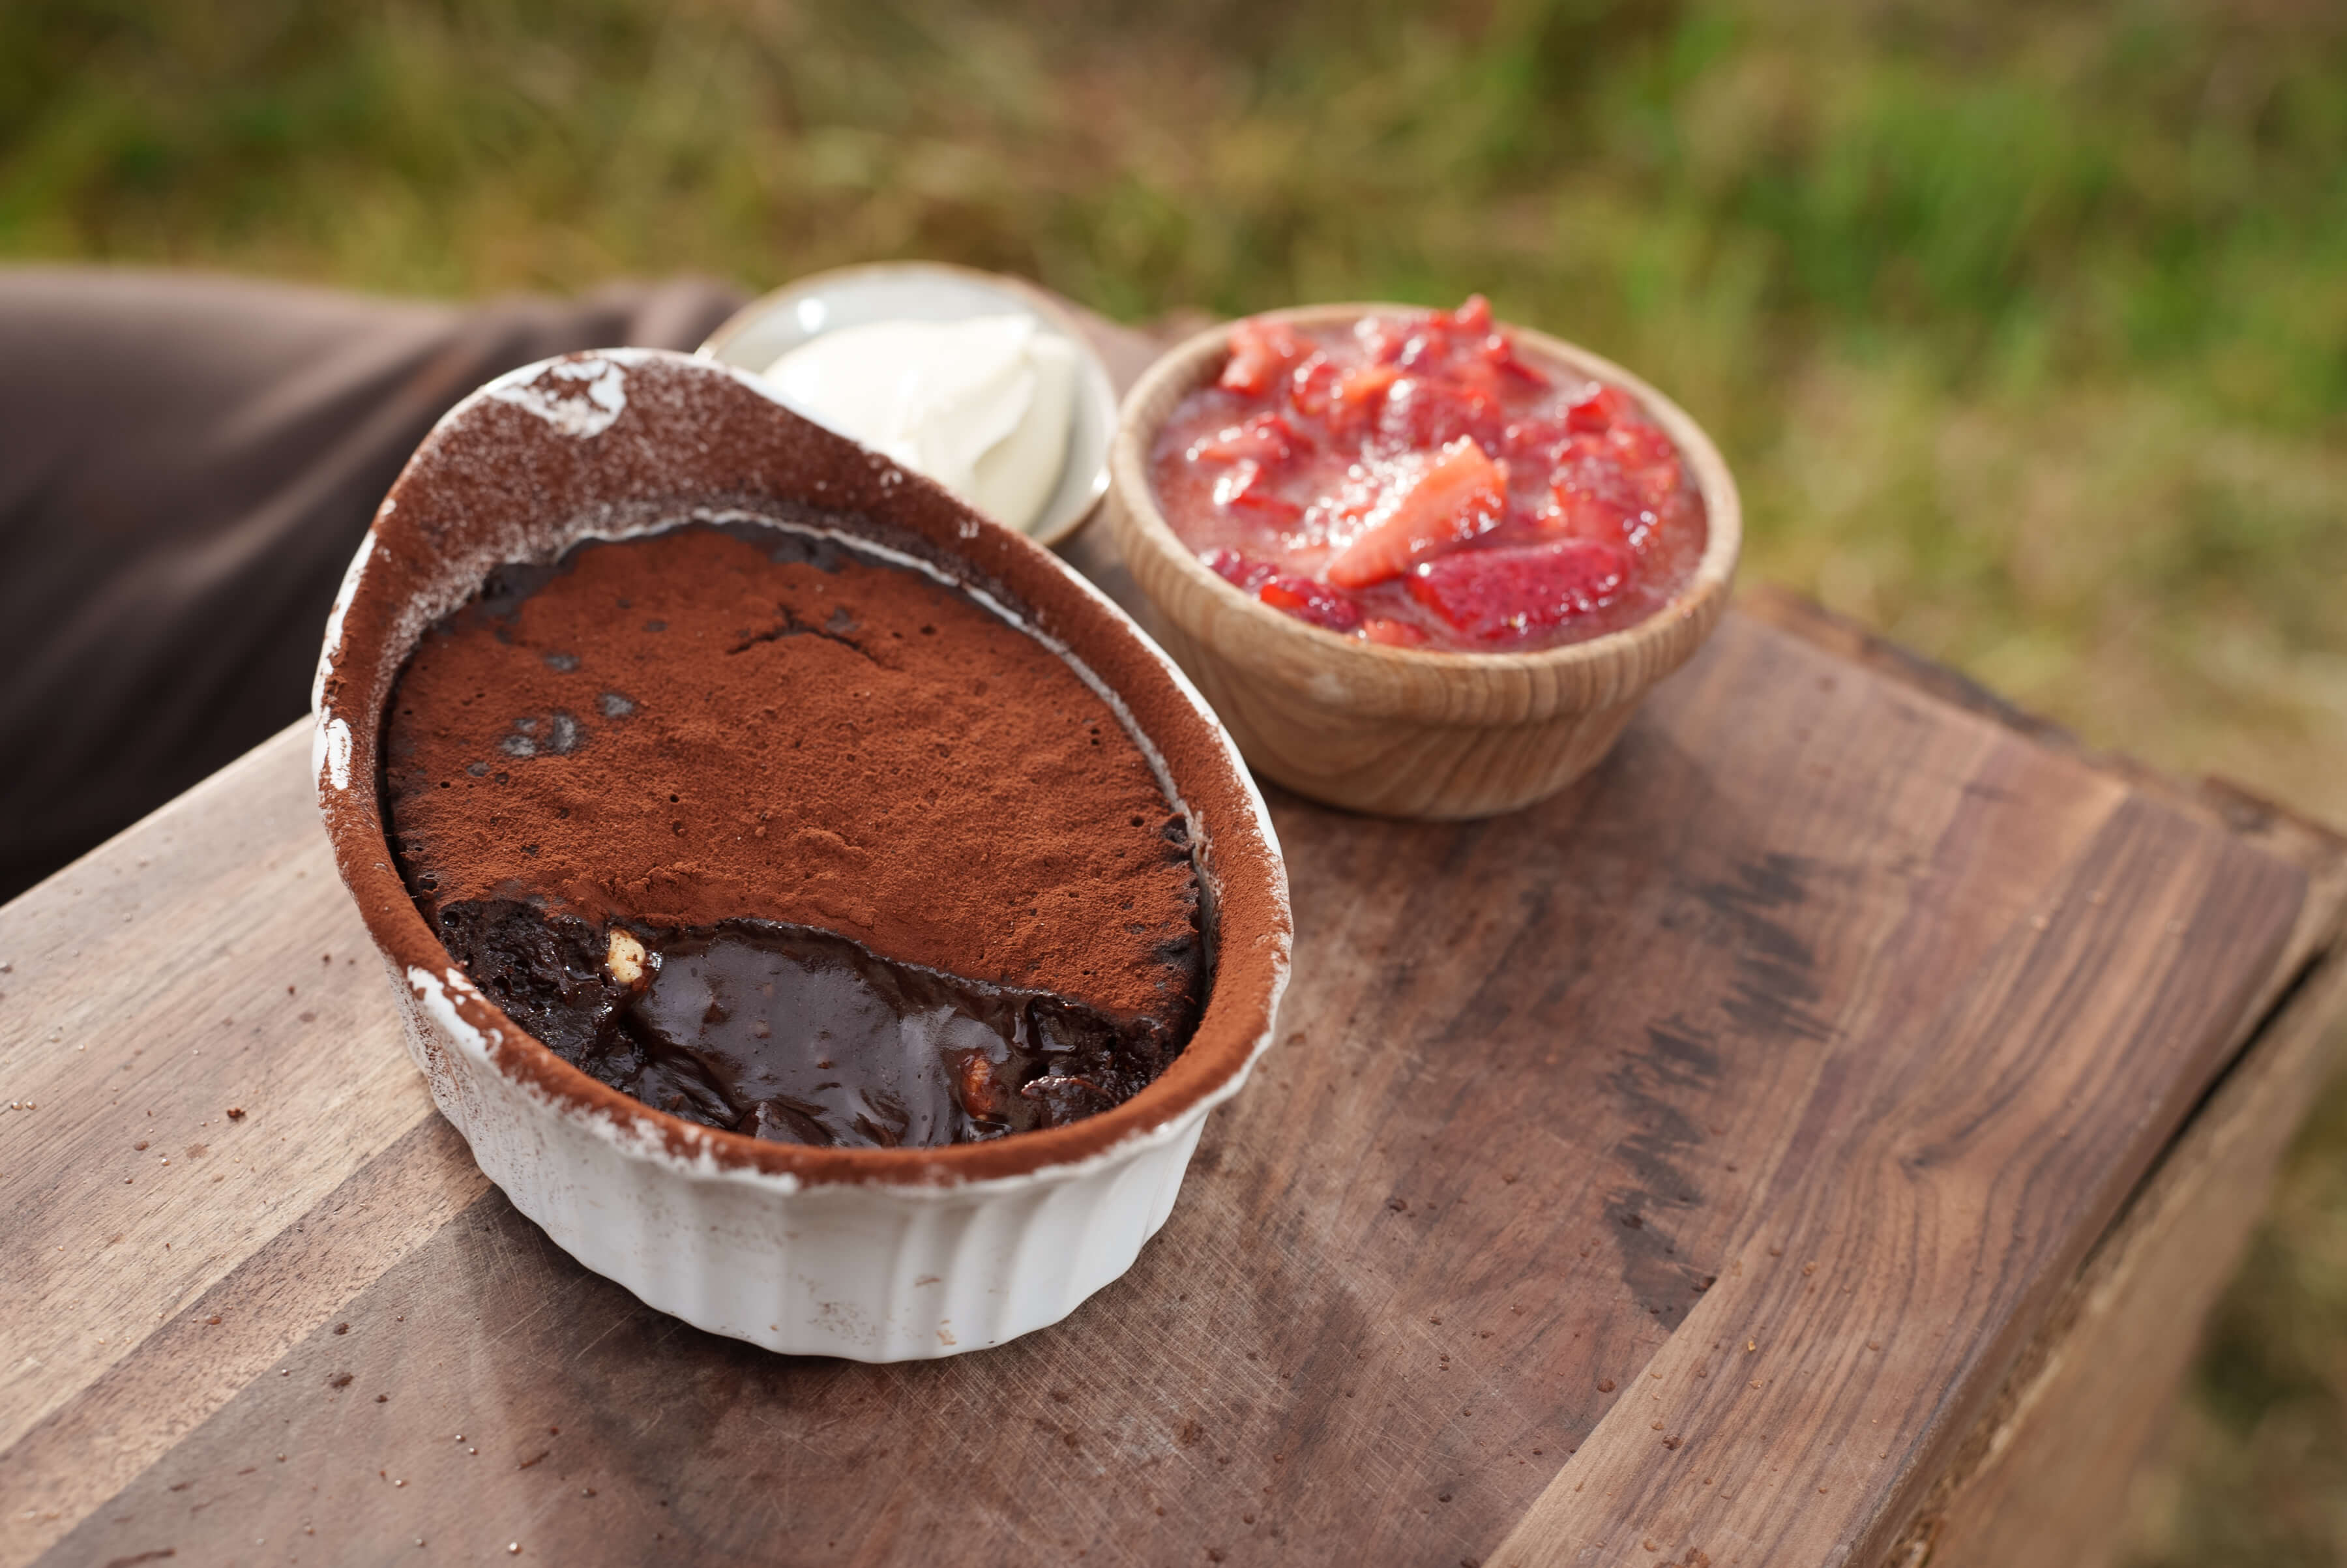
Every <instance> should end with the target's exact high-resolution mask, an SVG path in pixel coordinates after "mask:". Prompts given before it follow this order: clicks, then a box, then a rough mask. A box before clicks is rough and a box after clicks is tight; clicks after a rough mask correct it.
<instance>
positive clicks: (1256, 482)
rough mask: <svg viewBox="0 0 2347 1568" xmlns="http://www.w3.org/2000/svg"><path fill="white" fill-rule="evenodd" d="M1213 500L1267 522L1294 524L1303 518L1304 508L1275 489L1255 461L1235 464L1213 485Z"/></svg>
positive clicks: (1261, 466)
mask: <svg viewBox="0 0 2347 1568" xmlns="http://www.w3.org/2000/svg"><path fill="white" fill-rule="evenodd" d="M1214 499H1215V500H1216V501H1217V502H1219V503H1220V504H1221V505H1223V506H1225V507H1245V508H1246V509H1247V510H1248V511H1251V512H1253V513H1255V515H1256V516H1258V517H1261V518H1265V519H1266V520H1268V521H1274V522H1282V523H1292V522H1294V521H1295V520H1296V518H1300V517H1302V516H1303V515H1304V508H1303V507H1299V506H1297V505H1296V503H1295V502H1294V501H1291V500H1288V499H1286V497H1283V496H1280V495H1278V494H1277V493H1276V492H1275V491H1274V490H1273V489H1272V487H1271V484H1270V481H1269V480H1267V479H1266V478H1265V477H1264V472H1263V465H1262V464H1260V463H1258V462H1256V461H1255V459H1254V458H1252V457H1250V458H1248V459H1246V460H1245V461H1244V462H1240V463H1234V464H1233V465H1231V467H1230V470H1229V472H1227V473H1225V475H1224V476H1223V477H1221V478H1219V479H1217V480H1215V481H1214Z"/></svg>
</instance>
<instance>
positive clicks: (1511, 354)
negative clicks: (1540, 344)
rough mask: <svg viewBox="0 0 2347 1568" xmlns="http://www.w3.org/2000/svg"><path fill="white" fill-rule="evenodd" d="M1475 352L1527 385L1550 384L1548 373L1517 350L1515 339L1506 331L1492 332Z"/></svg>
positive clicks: (1485, 360) (1486, 361) (1499, 369)
mask: <svg viewBox="0 0 2347 1568" xmlns="http://www.w3.org/2000/svg"><path fill="white" fill-rule="evenodd" d="M1475 353H1476V354H1477V356H1478V357H1479V358H1481V360H1482V362H1483V363H1484V364H1488V365H1490V366H1491V368H1492V369H1494V370H1496V371H1498V372H1500V373H1501V374H1502V375H1507V376H1512V377H1513V378H1514V379H1515V380H1517V381H1520V382H1522V383H1523V384H1525V385H1527V386H1548V385H1550V384H1551V382H1550V381H1549V378H1548V373H1547V372H1546V371H1544V370H1542V369H1541V368H1540V367H1539V366H1538V365H1535V364H1532V362H1531V361H1529V360H1527V359H1525V358H1524V357H1523V356H1522V354H1518V353H1517V352H1516V343H1515V340H1514V339H1513V338H1512V337H1510V336H1509V335H1508V334H1507V333H1487V334H1486V335H1485V336H1484V339H1483V341H1482V343H1480V344H1479V345H1477V347H1476V350H1475Z"/></svg>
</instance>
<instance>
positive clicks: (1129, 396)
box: [1109, 301, 1744, 679]
mask: <svg viewBox="0 0 2347 1568" xmlns="http://www.w3.org/2000/svg"><path fill="white" fill-rule="evenodd" d="M1428 308H1429V307H1427V306H1425V305H1411V304H1403V303H1399V302H1393V301H1368V302H1359V301H1356V302H1343V303H1335V304H1316V305H1289V306H1286V307H1285V308H1283V309H1279V310H1271V311H1258V312H1255V313H1254V314H1252V315H1249V316H1247V317H1245V318H1244V319H1245V320H1248V321H1275V322H1288V323H1295V324H1296V325H1299V326H1307V327H1321V326H1328V325H1331V324H1338V323H1348V322H1353V321H1358V320H1359V319H1360V318H1361V317H1362V316H1364V315H1369V314H1388V315H1390V314H1415V313H1422V312H1424V311H1426V310H1427V309H1428ZM1235 324H1236V323H1235V322H1218V323H1215V324H1214V325H1213V326H1210V327H1206V328H1203V329H1202V330H1200V331H1198V332H1196V333H1193V334H1191V335H1190V336H1189V337H1186V338H1184V339H1183V340H1182V341H1181V342H1180V343H1176V344H1174V345H1173V347H1172V348H1170V349H1168V350H1166V351H1165V353H1164V354H1161V355H1160V356H1158V358H1157V360H1156V361H1155V362H1154V363H1153V364H1151V365H1150V367H1149V368H1148V369H1147V370H1146V371H1144V372H1143V373H1142V375H1141V379H1140V380H1138V381H1136V382H1134V383H1133V388H1132V390H1131V391H1129V392H1127V393H1126V394H1125V395H1124V402H1123V405H1122V407H1120V408H1119V409H1118V411H1117V428H1116V436H1115V438H1114V439H1113V440H1112V441H1111V442H1110V444H1109V488H1110V491H1111V493H1112V494H1113V495H1114V496H1115V497H1116V498H1117V499H1118V501H1119V502H1121V503H1122V507H1123V509H1124V512H1125V514H1126V516H1127V517H1128V518H1130V519H1131V520H1132V522H1133V524H1134V530H1133V531H1134V533H1135V534H1137V536H1138V537H1139V538H1142V539H1143V540H1145V541H1146V542H1147V543H1148V544H1149V546H1150V547H1151V548H1153V549H1154V550H1156V551H1157V552H1158V553H1159V554H1160V555H1162V556H1163V557H1165V558H1166V559H1169V560H1170V561H1171V563H1172V564H1173V569H1174V570H1175V571H1177V572H1179V573H1181V574H1182V575H1183V576H1184V577H1186V578H1188V579H1190V580H1191V581H1193V582H1196V583H1200V584H1204V585H1205V586H1206V588H1207V590H1208V592H1209V593H1210V594H1218V595H1220V596H1221V598H1222V600H1223V602H1224V603H1225V604H1226V605H1228V606H1230V607H1232V608H1234V609H1235V610H1237V611H1238V613H1240V614H1241V615H1244V616H1246V617H1249V618H1251V619H1252V620H1253V621H1254V623H1255V625H1256V626H1257V627H1258V628H1259V629H1262V630H1268V631H1273V632H1276V633H1277V634H1284V635H1287V636H1291V637H1301V638H1302V639H1303V642H1302V643H1301V644H1300V646H1301V647H1303V648H1306V649H1309V650H1312V651H1315V652H1317V654H1318V655H1320V656H1322V657H1324V658H1327V659H1329V660H1332V661H1336V662H1337V664H1338V665H1339V666H1340V667H1341V666H1342V665H1343V664H1344V663H1346V662H1347V661H1350V662H1351V663H1352V666H1353V668H1354V670H1355V671H1359V672H1362V673H1365V674H1366V673H1373V672H1374V673H1387V674H1391V673H1401V672H1429V671H1440V673H1441V674H1442V676H1443V677H1444V678H1446V679H1456V678H1460V677H1462V676H1467V675H1469V674H1470V673H1471V674H1472V676H1473V677H1474V678H1477V679H1492V678H1512V677H1514V676H1516V675H1517V674H1519V673H1523V672H1529V673H1533V674H1554V673H1561V672H1563V671H1569V670H1574V669H1577V668H1582V667H1588V666H1601V665H1609V664H1615V663H1624V662H1627V661H1633V660H1635V659H1636V658H1638V657H1639V655H1640V654H1641V653H1642V652H1643V651H1644V650H1645V646H1646V645H1647V644H1649V643H1652V642H1655V641H1659V640H1662V639H1664V638H1666V637H1669V636H1671V635H1673V634H1674V631H1675V629H1676V626H1677V625H1678V624H1679V622H1680V621H1682V620H1685V619H1686V617H1687V616H1688V615H1689V614H1691V613H1693V612H1694V611H1696V610H1697V609H1698V608H1700V607H1702V606H1703V605H1704V603H1705V601H1706V600H1711V599H1714V598H1721V599H1724V598H1725V597H1726V595H1727V589H1728V587H1729V585H1730V583H1731V582H1732V581H1733V580H1734V578H1735V576H1736V565H1737V559H1738V557H1739V556H1740V555H1741V553H1742V550H1743V544H1744V507H1743V502H1742V499H1741V497H1739V496H1738V495H1737V489H1736V478H1735V476H1734V475H1733V474H1731V473H1730V472H1729V471H1728V467H1727V459H1726V458H1724V457H1722V456H1720V454H1719V448H1718V447H1717V446H1715V445H1713V443H1712V439H1711V436H1709V434H1708V433H1706V431H1705V430H1704V428H1703V426H1702V425H1698V424H1696V421H1695V418H1694V417H1693V416H1692V415H1689V414H1688V413H1687V412H1686V410H1685V409H1683V408H1681V407H1680V406H1679V405H1677V404H1676V403H1674V402H1672V401H1671V400H1670V399H1669V398H1667V397H1665V396H1664V395H1662V393H1660V392H1659V391H1657V390H1655V387H1654V386H1653V385H1651V384H1649V383H1647V382H1646V381H1645V380H1644V379H1643V378H1642V377H1639V376H1637V375H1635V374H1631V373H1630V372H1629V371H1628V370H1625V369H1624V368H1623V367H1622V366H1621V365H1618V364H1614V362H1613V361H1612V360H1610V359H1607V358H1605V357H1604V355H1603V354H1594V353H1592V352H1591V351H1590V350H1588V349H1585V348H1583V347H1582V346H1580V345H1579V344H1578V343H1568V342H1567V341H1565V340H1564V339H1563V338H1560V337H1556V336H1554V335H1553V334H1551V333H1544V332H1542V331H1540V330H1539V329H1538V328H1536V327H1527V326H1520V325H1518V324H1516V323H1512V322H1501V321H1497V320H1495V321H1494V322H1493V323H1492V324H1493V325H1494V326H1495V327H1496V328H1499V329H1501V330H1502V331H1505V332H1507V333H1509V334H1510V335H1511V336H1512V337H1513V338H1514V339H1515V341H1516V343H1517V344H1518V345H1519V346H1520V347H1523V348H1528V349H1531V350H1532V351H1533V352H1534V354H1535V355H1536V356H1537V357H1539V358H1541V359H1543V360H1546V361H1548V362H1550V363H1552V364H1562V365H1563V366H1565V367H1567V368H1569V369H1570V370H1572V371H1573V372H1574V373H1575V374H1581V375H1585V376H1588V377H1590V378H1591V379H1593V380H1595V381H1602V382H1605V383H1608V384H1613V385H1615V386H1619V387H1621V388H1622V389H1623V390H1624V391H1625V392H1628V393H1630V394H1632V395H1635V397H1636V398H1637V399H1638V401H1639V403H1640V404H1641V405H1643V406H1644V407H1645V411H1646V412H1647V413H1648V414H1649V415H1652V416H1653V417H1654V419H1655V423H1656V424H1658V425H1661V426H1662V427H1663V429H1664V431H1665V433H1666V434H1668V435H1669V436H1670V438H1671V442H1672V444H1673V445H1674V446H1676V447H1677V448H1678V449H1679V454H1680V456H1682V457H1684V458H1685V459H1686V463H1687V466H1689V468H1691V469H1692V470H1693V471H1694V474H1695V478H1696V488H1697V489H1699V490H1700V491H1701V492H1702V494H1703V501H1704V513H1705V525H1706V538H1705V540H1704V550H1703V554H1702V556H1701V557H1700V558H1699V559H1697V560H1696V569H1695V575H1694V576H1692V577H1690V578H1689V579H1687V583H1686V587H1685V588H1684V589H1680V590H1679V592H1678V593H1677V594H1676V596H1675V597H1673V598H1672V599H1671V600H1669V602H1667V603H1665V604H1664V605H1662V606H1660V607H1658V608H1657V609H1656V610H1655V611H1654V613H1652V614H1651V615H1648V616H1647V617H1645V619H1644V620H1639V621H1637V622H1635V624H1633V625H1629V626H1625V627H1624V628H1622V629H1621V630H1618V631H1609V632H1606V633H1605V634H1604V635H1603V636H1600V637H1593V638H1590V639H1588V640H1587V641H1582V642H1567V643H1563V644H1562V645H1560V646H1558V647H1555V648H1543V649H1539V650H1535V651H1531V652H1524V653H1510V652H1491V653H1468V652H1459V651H1451V650H1448V649H1426V648H1394V647H1389V646H1388V645H1386V644H1384V643H1378V642H1369V641H1364V640H1362V639H1359V638H1354V637H1343V636H1339V635H1338V634H1337V633H1336V632H1333V631H1329V630H1326V629H1324V628H1321V627H1317V626H1314V625H1312V624H1311V623H1310V622H1309V621H1305V620H1297V619H1296V617H1295V616H1292V615H1288V614H1285V613H1283V612H1282V611H1280V610H1274V609H1273V608H1272V607H1271V606H1269V605H1267V604H1266V603H1264V602H1263V601H1262V600H1259V599H1255V598H1253V597H1251V596H1249V595H1247V594H1244V593H1241V592H1240V591H1239V590H1238V589H1237V588H1235V586H1233V585H1232V584H1231V583H1229V582H1227V581H1225V579H1223V578H1222V577H1221V576H1220V575H1219V574H1218V573H1216V572H1214V570H1212V569H1210V568H1208V567H1207V565H1206V564H1205V562H1204V561H1203V560H1201V559H1198V556H1197V554H1196V552H1195V551H1194V550H1192V549H1191V548H1189V547H1188V546H1187V545H1185V544H1184V543H1183V542H1182V540H1181V538H1179V536H1177V535H1176V534H1175V533H1174V532H1173V526H1172V525H1171V524H1169V523H1168V522H1167V521H1166V520H1165V516H1164V514H1163V512H1162V511H1161V510H1160V509H1159V508H1158V505H1157V496H1156V492H1155V489H1154V487H1153V486H1152V485H1151V484H1150V482H1149V452H1150V448H1151V447H1152V446H1154V445H1155V444H1156V439H1157V432H1158V430H1159V429H1160V428H1161V427H1162V426H1163V424H1164V419H1163V417H1160V418H1157V419H1153V420H1150V421H1148V423H1147V425H1145V427H1144V425H1143V419H1142V411H1143V410H1144V409H1145V408H1147V407H1148V406H1149V405H1150V404H1151V403H1152V402H1153V401H1155V400H1158V399H1160V398H1163V397H1164V396H1165V394H1166V390H1167V387H1168V385H1169V384H1178V385H1179V388H1180V392H1181V395H1188V394H1189V393H1190V392H1191V391H1193V390H1194V389H1195V388H1197V387H1199V386H1201V385H1204V383H1205V379H1206V372H1207V367H1208V366H1209V365H1211V364H1218V363H1219V362H1220V361H1221V360H1222V359H1224V358H1225V357H1227V355H1228V354H1229V351H1230V331H1231V328H1232V327H1233V326H1234V325H1235ZM1178 402H1179V398H1178V397H1176V398H1173V399H1168V400H1167V402H1166V410H1167V413H1168V414H1170V413H1171V412H1172V410H1173V406H1174V405H1176V404H1177V403H1178ZM1151 598H1152V600H1155V601H1156V602H1157V606H1158V608H1159V609H1160V610H1163V612H1164V613H1166V614H1168V615H1174V616H1176V617H1177V618H1179V612H1178V610H1176V609H1175V608H1174V607H1173V606H1172V605H1170V604H1168V603H1166V602H1165V601H1164V600H1162V599H1160V598H1159V597H1158V596H1157V595H1154V594H1153V595H1151ZM1185 624H1186V623H1185ZM1186 629H1187V630H1192V631H1195V630H1198V628H1197V627H1196V626H1194V625H1186ZM1674 663H1676V661H1674Z"/></svg>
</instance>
